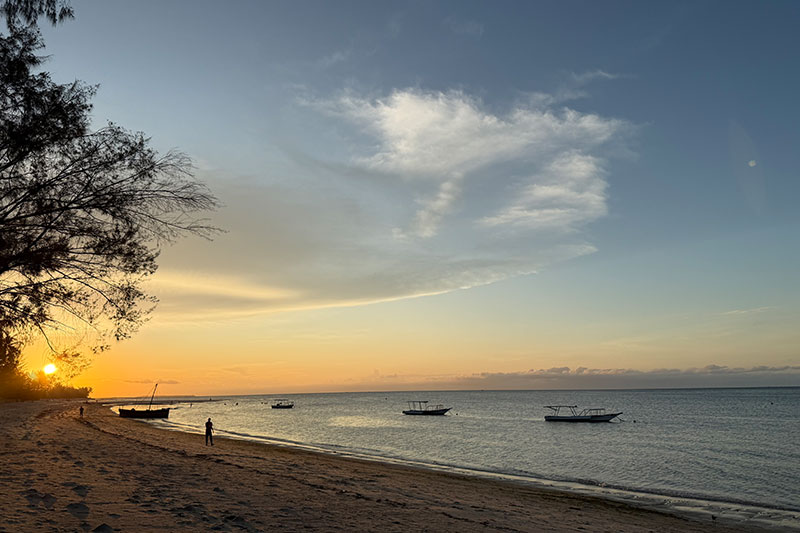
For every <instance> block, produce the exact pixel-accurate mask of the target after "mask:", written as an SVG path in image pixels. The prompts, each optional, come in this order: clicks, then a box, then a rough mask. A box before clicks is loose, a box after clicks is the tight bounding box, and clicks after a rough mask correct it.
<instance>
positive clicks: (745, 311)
mask: <svg viewBox="0 0 800 533" xmlns="http://www.w3.org/2000/svg"><path fill="white" fill-rule="evenodd" d="M770 309H772V307H769V306H767V307H754V308H752V309H732V310H730V311H725V312H724V313H722V314H723V315H725V316H742V315H754V314H760V313H765V312H767V311H769V310H770Z"/></svg>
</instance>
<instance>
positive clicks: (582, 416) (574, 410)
mask: <svg viewBox="0 0 800 533" xmlns="http://www.w3.org/2000/svg"><path fill="white" fill-rule="evenodd" d="M545 407H546V408H547V409H551V410H552V411H553V414H550V415H545V417H544V419H545V421H546V422H611V421H612V420H613V419H615V418H616V417H618V416H619V415H621V414H622V412H619V413H606V410H605V409H604V408H601V407H595V408H591V409H583V410H581V411H578V406H577V405H545ZM566 413H569V414H566Z"/></svg>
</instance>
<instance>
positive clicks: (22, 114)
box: [0, 0, 217, 339]
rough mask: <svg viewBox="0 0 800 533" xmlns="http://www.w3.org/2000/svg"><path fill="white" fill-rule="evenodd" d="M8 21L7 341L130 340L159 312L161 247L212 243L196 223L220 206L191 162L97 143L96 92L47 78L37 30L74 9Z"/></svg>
mask: <svg viewBox="0 0 800 533" xmlns="http://www.w3.org/2000/svg"><path fill="white" fill-rule="evenodd" d="M0 14H3V15H5V17H6V22H7V24H8V28H9V29H8V35H4V34H0V334H6V333H8V332H12V333H13V334H15V335H16V334H17V333H20V332H24V331H31V330H38V331H41V332H43V333H45V334H46V332H47V330H48V328H51V327H59V326H60V325H64V324H66V323H70V324H72V325H74V324H76V323H80V324H83V325H84V326H87V327H89V328H91V329H93V330H95V331H98V332H101V333H102V332H105V333H110V334H111V335H113V336H114V337H116V338H117V339H121V338H125V337H127V336H129V335H130V334H131V333H132V332H133V331H135V330H136V328H137V327H138V326H139V325H140V324H141V323H142V321H143V320H144V318H145V317H146V315H147V313H148V311H149V310H150V309H151V308H152V306H153V304H154V299H153V298H151V297H149V296H148V295H147V294H145V293H144V292H143V291H142V290H141V282H142V281H143V280H144V279H145V278H146V277H147V276H149V275H151V274H153V273H154V272H155V270H156V268H157V265H156V258H157V257H158V253H159V247H160V246H161V245H162V244H163V243H165V242H170V241H173V240H175V239H176V238H178V237H180V236H183V235H186V234H199V235H204V236H208V235H209V234H211V233H212V232H213V231H214V228H212V227H210V226H208V225H207V224H205V223H204V222H203V221H202V220H198V219H197V217H196V214H197V213H198V212H201V211H205V210H209V209H213V208H214V207H216V205H217V201H216V199H215V198H214V197H213V196H212V195H211V194H210V192H209V191H208V190H207V189H206V188H205V187H204V186H203V185H201V184H199V183H198V182H196V181H195V180H194V179H193V175H192V170H193V168H192V165H191V161H190V159H189V158H188V157H187V156H185V155H183V154H182V153H179V152H170V153H167V154H165V155H159V154H158V153H156V151H155V150H153V149H152V148H151V147H150V146H149V140H148V139H147V138H146V137H144V135H142V134H141V133H132V132H129V131H126V130H125V129H123V128H121V127H119V126H117V125H114V124H108V125H107V126H105V127H103V128H101V129H99V130H97V131H91V130H90V112H91V98H92V96H93V94H94V92H95V88H94V87H92V86H88V85H85V84H83V83H80V82H74V83H70V84H63V85H62V84H57V83H55V82H54V81H53V80H52V79H51V78H50V76H49V74H48V73H47V72H41V71H37V69H38V68H39V67H40V66H41V64H42V58H41V57H40V56H38V55H37V52H38V51H39V50H40V49H41V48H42V42H41V38H40V36H39V32H38V29H37V28H36V25H35V23H33V24H30V23H31V22H35V20H36V18H37V17H38V16H39V15H44V16H46V17H47V18H48V19H49V20H51V21H52V22H54V23H55V22H56V21H58V20H61V19H63V18H65V17H71V14H72V12H71V9H70V8H69V6H68V5H66V3H65V2H63V1H57V0H39V1H36V0H29V1H16V2H9V1H7V2H5V3H3V4H2V8H0ZM17 20H19V21H23V22H28V23H29V25H27V26H24V27H23V26H22V25H18V24H17V23H16V21H17Z"/></svg>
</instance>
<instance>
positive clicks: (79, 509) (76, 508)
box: [67, 503, 89, 518]
mask: <svg viewBox="0 0 800 533" xmlns="http://www.w3.org/2000/svg"><path fill="white" fill-rule="evenodd" d="M67 512H68V513H69V514H71V515H72V516H74V517H75V518H86V517H87V516H89V506H88V505H86V504H85V503H70V504H68V505H67Z"/></svg>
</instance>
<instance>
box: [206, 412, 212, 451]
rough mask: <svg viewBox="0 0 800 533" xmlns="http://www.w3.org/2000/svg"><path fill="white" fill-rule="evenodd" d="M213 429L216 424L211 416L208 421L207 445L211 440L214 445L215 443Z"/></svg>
mask: <svg viewBox="0 0 800 533" xmlns="http://www.w3.org/2000/svg"><path fill="white" fill-rule="evenodd" d="M213 431H214V424H212V423H211V419H210V418H209V419H208V422H206V446H208V443H209V442H211V445H212V446H213V445H214V435H212V433H213Z"/></svg>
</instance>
